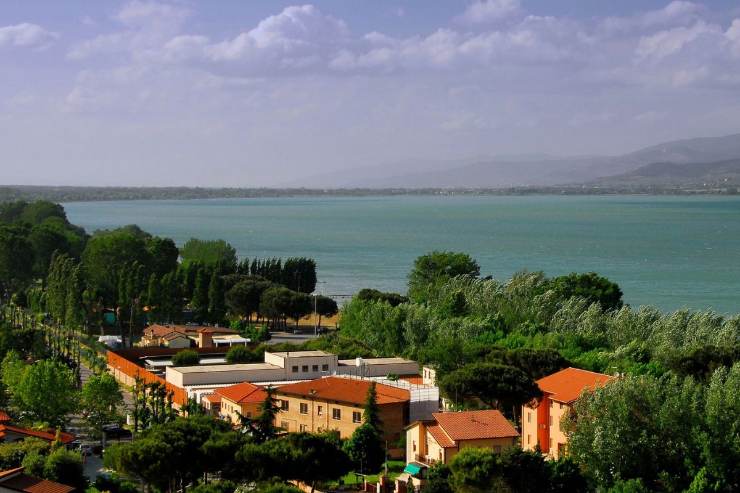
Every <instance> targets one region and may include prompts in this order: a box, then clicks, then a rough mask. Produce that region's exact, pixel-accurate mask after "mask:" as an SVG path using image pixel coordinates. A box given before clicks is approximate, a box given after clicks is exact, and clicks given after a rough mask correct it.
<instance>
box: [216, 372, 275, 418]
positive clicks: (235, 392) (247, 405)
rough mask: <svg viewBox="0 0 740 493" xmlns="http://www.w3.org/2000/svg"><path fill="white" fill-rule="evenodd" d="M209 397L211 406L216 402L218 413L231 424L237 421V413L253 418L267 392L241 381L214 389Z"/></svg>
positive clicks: (257, 412)
mask: <svg viewBox="0 0 740 493" xmlns="http://www.w3.org/2000/svg"><path fill="white" fill-rule="evenodd" d="M212 395H213V396H214V398H213V399H209V402H210V404H211V407H212V406H213V404H215V403H216V402H218V407H219V412H218V415H219V416H220V417H221V418H223V419H225V420H226V421H229V422H231V423H233V424H237V423H239V421H240V419H239V415H240V414H241V415H242V416H244V417H246V418H253V417H255V416H257V415H258V414H259V412H260V406H261V405H262V403H263V402H265V399H266V398H267V392H265V390H264V389H263V388H262V387H259V386H257V385H254V384H252V383H249V382H242V383H238V384H236V385H231V386H229V387H222V388H220V389H216V392H215V393H214V394H212Z"/></svg>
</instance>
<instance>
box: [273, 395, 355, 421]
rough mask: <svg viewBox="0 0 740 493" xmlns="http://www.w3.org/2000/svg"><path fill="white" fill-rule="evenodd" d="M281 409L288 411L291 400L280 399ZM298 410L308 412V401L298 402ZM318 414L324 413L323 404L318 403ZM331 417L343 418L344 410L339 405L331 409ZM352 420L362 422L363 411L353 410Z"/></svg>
mask: <svg viewBox="0 0 740 493" xmlns="http://www.w3.org/2000/svg"><path fill="white" fill-rule="evenodd" d="M280 409H281V410H283V411H286V412H287V411H288V410H289V409H290V402H289V401H286V400H283V399H280ZM298 412H299V413H301V414H308V403H307V402H300V403H299V404H298ZM316 414H317V415H318V416H323V415H324V406H323V405H322V404H317V405H316ZM331 418H332V419H334V420H337V421H339V420H341V419H342V410H341V409H340V408H338V407H334V408H332V410H331ZM352 422H353V423H361V422H362V413H361V412H360V411H352Z"/></svg>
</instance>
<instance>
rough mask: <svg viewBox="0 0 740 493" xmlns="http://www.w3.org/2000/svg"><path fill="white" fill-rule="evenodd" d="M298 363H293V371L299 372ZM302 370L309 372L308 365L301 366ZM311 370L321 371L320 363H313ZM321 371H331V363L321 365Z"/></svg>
mask: <svg viewBox="0 0 740 493" xmlns="http://www.w3.org/2000/svg"><path fill="white" fill-rule="evenodd" d="M298 368H299V366H298V365H293V367H292V368H291V369H290V370H291V371H292V372H293V373H298ZM300 369H301V372H303V373H308V365H303V366H301V367H300ZM311 371H313V372H317V371H319V365H311ZM321 371H329V365H328V364H325V365H321Z"/></svg>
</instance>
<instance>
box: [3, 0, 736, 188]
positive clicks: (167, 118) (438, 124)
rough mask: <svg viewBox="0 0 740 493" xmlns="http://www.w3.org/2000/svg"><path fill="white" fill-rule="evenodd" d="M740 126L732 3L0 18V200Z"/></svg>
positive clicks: (280, 6) (645, 1)
mask: <svg viewBox="0 0 740 493" xmlns="http://www.w3.org/2000/svg"><path fill="white" fill-rule="evenodd" d="M737 132H740V4H738V3H737V2H735V1H722V0H718V1H711V2H710V1H704V2H690V1H684V0H676V1H673V2H666V1H653V0H641V1H637V0H620V1H618V2H617V1H613V0H558V1H552V0H531V1H528V0H474V1H469V0H414V1H412V0H408V1H402V0H363V1H360V0H326V1H320V0H317V1H315V2H313V3H306V4H300V3H293V2H283V1H267V0H207V1H206V0H202V1H198V0H171V1H150V0H132V1H111V0H65V1H64V2H59V1H57V0H48V1H41V0H3V1H2V2H1V3H0V184H6V185H7V184H29V185H30V184H34V185H107V186H118V185H134V186H138V185H147V186H170V185H187V186H230V187H253V186H280V185H283V184H286V183H296V182H300V180H301V179H302V178H304V177H311V176H315V175H321V174H324V173H337V174H342V175H346V176H350V175H351V173H352V170H353V169H357V168H361V167H367V166H374V165H381V164H385V165H388V164H390V168H391V169H392V163H396V162H402V161H404V160H426V159H429V160H440V159H443V160H457V159H466V158H469V157H471V156H496V155H518V154H526V155H531V154H549V155H554V156H570V155H589V154H620V153H623V152H628V151H632V150H635V149H638V148H640V147H643V146H647V145H652V144H656V143H659V142H661V141H668V140H675V139H680V138H689V137H699V136H719V135H725V134H731V133H737Z"/></svg>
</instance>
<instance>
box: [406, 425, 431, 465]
mask: <svg viewBox="0 0 740 493" xmlns="http://www.w3.org/2000/svg"><path fill="white" fill-rule="evenodd" d="M425 435H426V425H425V424H424V422H423V421H417V422H416V423H414V424H413V425H411V426H409V428H408V429H407V430H406V463H407V464H408V463H409V462H413V461H415V460H416V456H417V455H418V456H420V457H424V456H425V455H426V453H427V448H426V441H425V440H424V437H425ZM414 443H416V450H414Z"/></svg>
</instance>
